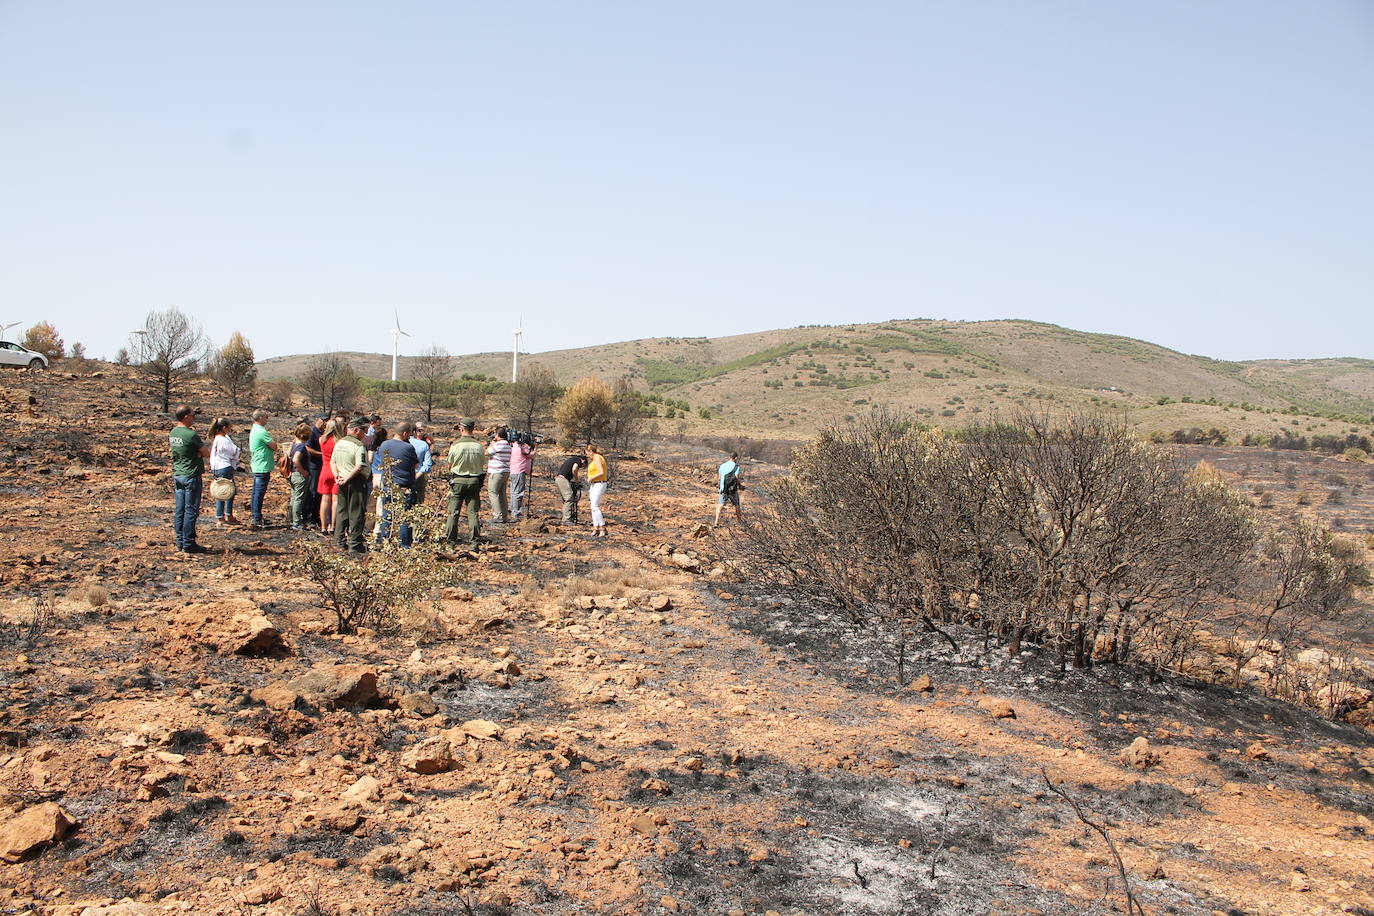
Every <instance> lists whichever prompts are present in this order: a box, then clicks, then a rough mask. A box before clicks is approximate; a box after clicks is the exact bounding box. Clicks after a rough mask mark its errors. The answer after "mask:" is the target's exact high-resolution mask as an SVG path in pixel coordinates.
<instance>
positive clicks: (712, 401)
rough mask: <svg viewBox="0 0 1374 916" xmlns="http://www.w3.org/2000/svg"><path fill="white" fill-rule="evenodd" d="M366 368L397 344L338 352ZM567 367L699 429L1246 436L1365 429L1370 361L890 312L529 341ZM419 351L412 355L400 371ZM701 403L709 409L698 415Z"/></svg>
mask: <svg viewBox="0 0 1374 916" xmlns="http://www.w3.org/2000/svg"><path fill="white" fill-rule="evenodd" d="M344 355H345V356H347V357H348V358H349V359H350V360H351V361H352V362H353V364H354V367H355V369H357V371H358V372H359V373H360V374H362V375H367V376H372V377H384V376H389V375H390V358H389V357H387V356H384V355H381V354H363V353H348V354H344ZM526 358H527V359H529V360H532V361H536V362H539V363H542V364H544V365H546V366H548V367H549V368H550V369H552V370H553V371H554V372H555V373H556V374H557V375H558V376H559V378H560V379H561V380H563V381H565V382H570V381H572V380H573V379H575V378H577V377H580V376H582V375H587V374H592V373H595V374H599V375H601V376H603V377H606V378H613V377H619V376H627V377H629V378H630V379H632V380H633V381H634V382H635V384H636V385H637V386H638V387H639V388H641V389H642V390H644V391H646V392H652V393H656V394H660V395H662V396H663V397H665V398H669V399H673V400H677V401H686V402H687V403H689V404H690V405H691V414H692V418H691V421H690V425H691V427H692V431H693V432H705V431H708V430H709V431H712V432H718V433H729V434H750V435H766V436H796V435H797V434H798V432H799V430H802V431H804V430H805V429H807V428H808V427H810V426H814V425H815V424H817V423H822V422H826V421H830V420H836V419H843V418H844V417H846V416H849V415H854V414H857V413H858V412H860V411H862V410H864V409H865V408H867V407H868V406H869V405H877V404H883V405H889V406H892V407H896V408H900V409H903V410H908V411H913V412H916V413H918V414H921V415H923V416H926V417H928V418H930V419H931V421H932V422H936V423H941V424H945V425H963V424H965V423H968V422H970V421H971V420H973V419H974V418H975V417H977V416H978V415H980V414H987V413H991V412H996V411H998V410H1006V409H1008V408H1011V407H1013V406H1030V407H1042V408H1048V409H1051V410H1064V409H1070V408H1094V409H1104V410H1108V411H1112V412H1118V411H1119V412H1121V413H1122V414H1123V415H1124V416H1125V417H1126V418H1127V420H1128V421H1129V422H1130V423H1132V424H1133V425H1135V426H1137V427H1139V428H1140V429H1142V430H1143V431H1145V432H1147V433H1148V432H1154V431H1163V432H1171V431H1173V430H1175V429H1186V428H1189V427H1201V428H1203V429H1207V428H1211V427H1216V428H1218V429H1221V430H1223V431H1225V432H1226V433H1228V435H1229V436H1231V438H1232V439H1233V440H1234V439H1239V438H1240V437H1242V436H1244V435H1246V434H1269V435H1272V434H1275V433H1276V432H1280V431H1284V430H1288V431H1291V432H1294V433H1301V434H1307V435H1312V434H1315V435H1345V434H1346V433H1349V432H1352V431H1356V430H1358V431H1359V432H1361V433H1363V434H1369V432H1370V431H1371V422H1372V420H1374V361H1371V360H1366V359H1353V358H1351V359H1321V360H1259V361H1252V362H1227V361H1222V360H1216V359H1210V358H1208V357H1205V356H1192V355H1188V354H1184V353H1180V352H1178V351H1175V350H1170V349H1168V348H1167V347H1162V346H1159V345H1157V344H1152V343H1149V342H1146V341H1141V340H1135V339H1132V338H1129V337H1119V336H1114V335H1109V334H1091V333H1086V332H1082V331H1075V330H1071V329H1068V328H1062V327H1058V326H1056V325H1050V324H1043V323H1039V322H1033V321H1017V320H1006V321H980V322H959V321H938V320H927V319H912V320H897V321H885V322H880V323H877V324H854V325H838V326H833V327H821V326H811V327H798V328H792V329H789V330H775V331H763V332H759V333H754V334H740V335H735V336H731V337H719V338H707V337H692V338H681V337H659V338H650V339H646V340H632V341H624V342H618V343H607V344H603V345H600V346H595V347H582V348H578V349H570V350H554V351H549V352H546V353H537V354H530V355H529V356H528V357H526ZM309 359H310V357H309V356H308V355H306V356H286V357H277V358H275V359H269V360H264V361H263V362H262V363H260V364H259V373H260V376H261V377H262V378H263V379H264V380H270V379H273V378H280V377H291V376H294V375H296V374H299V373H300V371H301V370H302V368H303V367H304V365H305V364H306V362H307V361H308V360H309ZM410 360H411V358H408V357H403V358H402V370H401V374H402V376H403V377H405V375H406V374H407V372H408V368H409V363H410ZM457 362H458V366H459V368H460V371H462V372H472V373H483V374H487V375H491V376H493V377H495V378H504V377H506V373H508V372H509V367H510V356H509V354H504V353H475V354H470V355H465V356H459V357H457ZM701 408H706V409H707V411H708V412H709V413H710V415H711V417H712V419H711V420H710V421H709V422H705V421H702V420H701V419H700V418H699V417H698V416H697V415H698V413H699V411H700V409H701Z"/></svg>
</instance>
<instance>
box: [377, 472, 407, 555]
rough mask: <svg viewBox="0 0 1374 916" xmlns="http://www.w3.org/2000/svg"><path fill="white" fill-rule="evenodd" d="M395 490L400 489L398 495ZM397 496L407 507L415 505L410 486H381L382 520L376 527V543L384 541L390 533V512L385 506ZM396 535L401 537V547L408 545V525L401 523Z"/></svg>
mask: <svg viewBox="0 0 1374 916" xmlns="http://www.w3.org/2000/svg"><path fill="white" fill-rule="evenodd" d="M397 490H400V491H401V492H400V495H399V497H398V495H397V493H396V491H397ZM398 498H399V499H400V500H401V501H402V504H403V505H404V506H405V507H406V508H407V509H409V508H411V507H412V506H414V505H415V491H414V490H413V489H412V488H410V487H397V486H394V485H392V484H387V485H386V486H384V487H383V488H382V521H381V524H380V525H379V526H378V528H377V541H378V543H380V542H382V541H385V540H386V539H387V537H388V535H390V533H391V513H390V512H389V511H388V510H387V506H388V505H389V504H390V503H391V502H392V501H393V500H395V499H398ZM397 535H398V536H399V537H400V539H401V546H402V547H409V546H410V540H411V531H410V526H409V525H402V526H401V527H400V530H399V531H397Z"/></svg>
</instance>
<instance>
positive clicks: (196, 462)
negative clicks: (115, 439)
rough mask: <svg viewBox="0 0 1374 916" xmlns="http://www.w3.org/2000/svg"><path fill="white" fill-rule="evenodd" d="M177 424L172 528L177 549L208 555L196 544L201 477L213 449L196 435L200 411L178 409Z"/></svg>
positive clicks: (174, 441)
mask: <svg viewBox="0 0 1374 916" xmlns="http://www.w3.org/2000/svg"><path fill="white" fill-rule="evenodd" d="M176 418H177V425H176V426H174V427H172V437H171V446H172V485H173V487H174V488H175V489H176V506H175V508H173V510H172V529H173V530H174V531H176V535H177V550H180V551H181V552H183V553H205V548H204V547H202V546H200V545H199V544H197V543H196V519H198V518H200V495H201V477H202V476H203V475H204V473H205V459H206V458H207V457H208V456H209V454H210V447H209V446H208V445H206V444H205V443H204V442H202V441H201V439H200V433H198V432H196V428H195V427H196V412H195V411H194V410H192V409H191V408H189V407H187V406H186V405H184V404H183V405H182V406H181V407H178V408H177V412H176Z"/></svg>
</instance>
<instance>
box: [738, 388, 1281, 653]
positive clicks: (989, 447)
mask: <svg viewBox="0 0 1374 916" xmlns="http://www.w3.org/2000/svg"><path fill="white" fill-rule="evenodd" d="M772 497H773V498H772V502H771V506H769V507H766V508H761V509H760V510H759V511H757V512H755V513H753V518H752V520H750V521H748V522H746V528H745V532H746V533H745V537H744V538H742V539H740V540H739V541H738V542H737V546H736V548H735V549H736V550H737V553H736V554H735V555H734V557H733V559H734V562H735V563H736V564H737V566H738V568H739V569H741V570H742V571H744V572H746V573H747V574H748V575H749V576H751V577H752V578H754V579H761V580H763V581H766V582H769V583H771V584H773V585H775V586H778V587H784V588H791V589H795V590H798V591H801V592H804V593H806V594H807V595H809V596H811V597H812V598H818V599H820V600H823V601H825V602H827V603H829V604H831V605H832V606H834V607H837V608H838V609H840V610H842V611H843V612H844V613H845V614H846V615H848V616H849V617H850V619H851V620H853V621H854V622H856V623H861V624H872V625H875V626H878V627H879V628H881V629H882V630H884V631H885V632H886V633H889V634H891V636H892V638H893V639H895V641H896V642H895V644H894V645H895V648H896V653H895V654H896V659H897V666H898V673H899V677H900V676H902V674H903V673H904V656H905V649H906V640H907V637H908V635H909V631H908V629H907V625H908V624H916V625H918V626H924V627H925V628H926V629H930V630H936V631H939V628H938V626H937V625H938V624H940V623H941V622H945V621H951V622H957V623H961V624H967V625H973V626H977V627H981V628H983V629H984V630H985V631H987V632H988V633H989V634H992V635H995V636H999V637H1002V638H1004V639H1005V640H1006V643H1007V645H1008V647H1009V649H1010V650H1011V651H1013V652H1019V651H1020V649H1021V648H1022V646H1023V645H1024V644H1025V643H1028V642H1029V643H1034V644H1036V645H1040V646H1045V647H1047V648H1050V649H1052V650H1054V651H1055V652H1057V654H1058V656H1059V658H1060V661H1061V663H1062V664H1069V663H1072V664H1074V665H1075V666H1084V665H1088V664H1091V663H1092V662H1093V661H1094V659H1095V658H1110V659H1111V660H1113V661H1127V660H1145V661H1147V662H1150V663H1151V664H1160V665H1163V664H1167V663H1170V662H1171V661H1172V660H1176V659H1177V658H1179V657H1180V653H1181V652H1186V650H1187V645H1188V644H1189V642H1190V641H1191V639H1192V637H1193V634H1194V632H1195V630H1196V629H1197V626H1198V621H1199V620H1200V619H1202V618H1203V617H1206V616H1208V615H1214V614H1215V613H1217V611H1218V609H1219V608H1222V607H1225V606H1227V605H1228V604H1231V603H1234V602H1235V601H1236V600H1237V598H1236V596H1237V595H1238V593H1239V592H1238V590H1239V587H1240V585H1241V582H1240V579H1241V576H1240V575H1238V573H1237V568H1238V567H1241V566H1244V565H1245V563H1246V561H1247V558H1248V557H1249V556H1250V555H1251V553H1252V552H1253V548H1254V543H1255V537H1256V529H1255V527H1254V523H1253V513H1252V512H1251V510H1250V507H1249V506H1248V505H1247V504H1246V503H1245V501H1244V500H1243V499H1241V498H1240V497H1239V495H1238V494H1235V493H1234V492H1233V491H1231V490H1230V489H1229V488H1228V487H1226V486H1225V485H1224V484H1222V483H1220V482H1219V481H1218V480H1216V479H1213V478H1209V477H1207V476H1206V475H1200V474H1196V473H1193V474H1190V473H1187V472H1185V471H1184V470H1183V469H1181V468H1179V467H1178V466H1177V465H1176V463H1175V462H1174V461H1173V460H1172V456H1170V455H1169V454H1167V453H1165V452H1163V451H1161V450H1159V449H1157V448H1156V447H1153V446H1149V445H1146V444H1144V443H1141V442H1138V441H1136V440H1135V439H1133V438H1132V437H1131V436H1130V435H1129V433H1128V431H1127V430H1126V429H1125V428H1124V426H1122V425H1121V424H1119V423H1115V422H1112V421H1108V420H1105V419H1104V418H1101V417H1093V416H1081V417H1071V418H1069V419H1067V420H1065V421H1062V422H1057V423H1052V422H1050V421H1049V420H1048V419H1046V418H1044V417H1036V416H1030V415H1025V416H1021V417H1018V418H1016V419H1015V420H1013V421H1011V422H1006V423H996V424H990V425H985V426H980V427H975V428H972V429H969V430H966V431H962V432H961V433H960V434H959V435H958V436H950V435H946V434H944V433H942V432H940V431H938V430H925V429H921V428H920V427H918V426H916V425H915V424H913V423H911V422H909V421H906V420H903V419H901V418H899V417H894V416H891V415H888V414H883V413H878V414H875V415H874V416H872V417H870V418H868V419H865V420H862V421H860V422H858V423H855V424H851V425H846V426H844V427H836V428H831V429H827V430H824V431H822V433H821V434H820V435H819V436H818V437H817V438H816V439H815V440H814V441H813V442H812V443H810V444H808V445H806V446H804V447H802V448H801V449H799V450H798V451H797V453H796V457H795V459H794V462H793V466H792V474H791V476H790V477H788V478H786V479H784V480H783V481H782V482H781V483H779V484H778V485H776V486H775V487H774V488H773V492H772ZM727 549H730V548H727Z"/></svg>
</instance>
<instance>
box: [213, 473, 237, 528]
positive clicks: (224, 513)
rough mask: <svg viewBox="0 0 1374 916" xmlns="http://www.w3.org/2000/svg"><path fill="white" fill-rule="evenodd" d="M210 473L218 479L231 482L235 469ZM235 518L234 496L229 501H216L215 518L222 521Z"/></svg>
mask: <svg viewBox="0 0 1374 916" xmlns="http://www.w3.org/2000/svg"><path fill="white" fill-rule="evenodd" d="M210 473H212V474H214V475H215V476H216V477H228V478H229V479H230V480H233V479H234V469H233V468H220V469H219V470H218V471H211V472H210ZM233 517H234V498H233V497H232V496H231V497H229V498H228V499H217V500H215V518H217V519H220V520H221V521H222V520H224V519H226V518H233Z"/></svg>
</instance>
